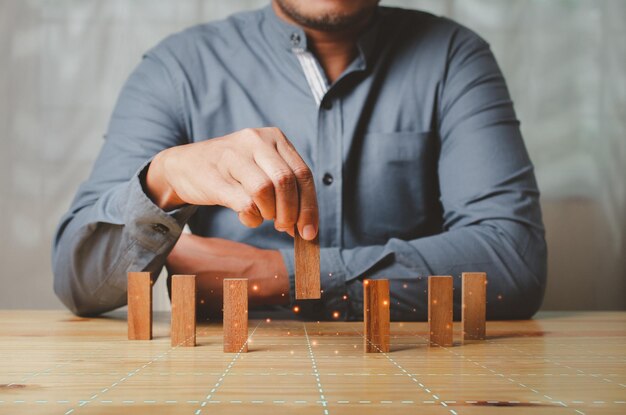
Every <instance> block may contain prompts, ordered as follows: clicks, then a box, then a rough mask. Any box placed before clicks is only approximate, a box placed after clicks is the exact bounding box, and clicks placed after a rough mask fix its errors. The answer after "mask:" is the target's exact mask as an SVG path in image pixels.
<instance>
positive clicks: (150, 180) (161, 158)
mask: <svg viewBox="0 0 626 415" xmlns="http://www.w3.org/2000/svg"><path fill="white" fill-rule="evenodd" d="M166 159H167V150H163V151H161V152H160V153H158V154H157V155H156V156H155V157H154V158H153V159H152V161H151V162H150V165H149V166H148V172H147V173H146V194H147V196H148V197H149V198H150V199H151V200H152V202H153V203H154V204H155V205H157V206H158V207H160V208H161V209H163V210H164V211H170V210H174V209H177V208H179V207H181V206H183V205H184V204H185V202H184V201H183V200H182V199H181V198H180V197H178V195H177V194H176V191H174V189H173V188H172V186H171V185H170V183H169V181H168V180H167V176H166V174H165V172H166Z"/></svg>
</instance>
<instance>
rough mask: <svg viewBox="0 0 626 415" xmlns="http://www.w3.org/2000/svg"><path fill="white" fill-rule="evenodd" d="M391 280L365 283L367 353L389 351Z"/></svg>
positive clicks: (364, 312)
mask: <svg viewBox="0 0 626 415" xmlns="http://www.w3.org/2000/svg"><path fill="white" fill-rule="evenodd" d="M389 324H390V323H389V280H384V279H380V280H364V281H363V326H364V331H365V340H364V347H365V352H366V353H377V352H383V353H386V352H388V351H389Z"/></svg>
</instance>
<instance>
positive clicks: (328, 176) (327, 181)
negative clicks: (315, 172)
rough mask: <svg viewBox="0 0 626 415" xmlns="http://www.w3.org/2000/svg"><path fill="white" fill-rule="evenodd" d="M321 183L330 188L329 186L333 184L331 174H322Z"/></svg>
mask: <svg viewBox="0 0 626 415" xmlns="http://www.w3.org/2000/svg"><path fill="white" fill-rule="evenodd" d="M322 183H324V184H325V185H326V186H330V185H331V184H333V176H332V174H330V173H326V174H324V177H323V178H322Z"/></svg>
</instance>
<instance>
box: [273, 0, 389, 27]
mask: <svg viewBox="0 0 626 415" xmlns="http://www.w3.org/2000/svg"><path fill="white" fill-rule="evenodd" d="M275 1H276V4H277V5H278V7H279V8H280V9H281V10H282V12H283V13H285V14H286V15H287V16H288V17H289V18H290V19H291V20H293V21H294V22H296V23H297V24H298V25H300V26H303V27H307V28H310V29H315V30H320V31H326V32H338V31H342V30H346V29H349V28H351V27H354V26H355V25H359V24H361V23H363V21H365V20H367V19H368V18H369V17H370V16H371V15H372V13H373V12H374V10H375V8H376V7H377V4H376V3H374V4H373V5H368V6H367V7H361V8H346V7H342V4H341V2H332V1H326V2H320V3H325V4H320V3H317V4H316V2H310V3H309V2H306V3H305V2H298V1H297V0H275ZM326 3H327V4H326Z"/></svg>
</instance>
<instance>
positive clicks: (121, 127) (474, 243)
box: [53, 6, 546, 320]
mask: <svg viewBox="0 0 626 415" xmlns="http://www.w3.org/2000/svg"><path fill="white" fill-rule="evenodd" d="M358 50H359V53H358V57H357V58H356V59H355V60H354V61H353V62H352V63H351V64H350V66H349V67H348V68H347V69H346V70H345V72H344V73H343V74H342V75H341V76H340V78H339V79H337V80H336V81H335V82H334V83H332V85H329V84H328V81H327V79H326V77H325V75H324V72H323V70H321V67H320V65H319V63H318V62H317V60H316V59H315V57H314V55H313V54H312V53H311V52H310V51H309V49H308V48H307V37H306V35H305V33H304V32H303V30H302V29H301V28H299V27H296V26H293V25H290V24H288V23H286V22H284V21H283V20H281V19H279V18H278V17H277V16H276V15H275V13H274V12H273V10H272V8H271V7H269V6H268V7H265V8H264V9H261V10H257V11H252V12H244V13H240V14H236V15H234V16H231V17H230V18H228V19H226V20H223V21H218V22H212V23H208V24H202V25H199V26H195V27H192V28H189V29H187V30H185V31H183V32H181V33H177V34H174V35H172V36H170V37H168V38H167V39H165V40H164V41H162V42H161V43H160V44H159V45H157V46H156V47H154V48H153V49H151V50H150V51H148V52H147V53H146V54H145V56H144V58H143V60H142V61H141V63H140V64H139V66H138V67H137V68H136V69H135V71H134V72H133V73H132V75H131V76H130V78H129V79H128V81H127V82H126V84H125V85H124V87H123V90H122V92H121V94H120V96H119V100H118V102H117V104H116V107H115V109H114V112H113V115H112V117H111V121H110V124H109V126H108V131H107V133H106V140H105V142H104V145H103V147H102V150H101V152H100V155H99V157H98V159H97V161H96V163H95V166H94V169H93V172H92V173H91V175H90V177H89V178H88V179H87V181H85V182H84V183H83V184H82V185H81V187H80V189H79V190H78V193H77V195H76V198H75V199H74V201H73V202H72V205H71V207H70V209H69V211H68V213H67V214H66V215H65V216H64V217H63V218H62V220H61V223H60V225H59V228H58V231H57V234H56V238H55V240H54V250H53V268H54V276H55V279H54V288H55V292H56V293H57V295H58V296H59V298H60V299H61V300H62V301H63V303H64V304H65V305H66V306H67V307H68V308H69V309H70V310H72V311H73V312H75V313H77V314H81V315H90V314H98V313H101V312H105V311H107V310H111V309H114V308H116V307H120V306H122V305H124V304H125V302H126V273H127V272H128V271H138V270H149V271H153V272H158V271H159V270H160V269H161V268H162V267H163V264H164V262H165V258H166V256H167V254H168V252H169V251H170V250H171V249H172V247H173V246H174V244H175V243H176V241H177V238H178V237H179V235H180V233H181V231H182V228H183V226H184V225H185V223H188V224H189V226H190V229H191V231H192V232H193V233H195V234H199V235H204V236H212V237H221V238H228V239H232V240H236V241H241V242H245V243H248V244H251V245H254V246H258V247H263V248H272V249H279V250H280V251H281V253H282V256H283V258H284V261H285V264H286V266H287V269H288V271H289V275H290V281H291V293H290V295H291V297H292V301H293V268H294V267H293V240H292V239H291V238H290V237H289V236H287V235H286V234H282V233H278V232H277V231H275V230H274V228H273V224H272V223H264V224H263V225H262V226H261V227H259V228H256V229H249V228H246V227H244V226H243V225H241V224H240V223H239V221H238V219H237V215H236V214H235V213H234V212H232V211H230V210H228V209H226V208H223V207H218V206H210V207H207V206H201V207H195V206H186V207H183V208H181V209H178V210H175V211H173V212H164V211H163V210H161V209H159V208H158V207H157V206H156V205H154V204H153V203H152V202H151V200H150V199H149V198H148V197H147V196H146V194H145V192H144V190H143V187H142V183H143V182H142V179H143V176H144V175H145V172H146V170H147V165H148V163H149V161H150V159H151V158H152V157H153V156H154V155H155V154H157V153H158V152H159V151H161V150H163V149H166V148H168V147H171V146H176V145H180V144H185V143H191V142H198V141H202V140H207V139H210V138H211V137H219V136H222V135H225V134H228V133H231V132H233V131H236V130H239V129H243V128H246V127H263V126H275V127H279V128H280V129H281V130H282V131H283V132H284V133H285V135H286V136H287V137H288V138H289V139H290V140H291V142H292V143H293V144H294V145H295V147H296V148H297V150H298V152H299V153H300V154H301V155H302V157H303V159H304V160H305V162H306V163H307V164H308V165H309V167H310V168H311V170H312V171H313V173H314V175H315V180H316V188H317V197H318V203H319V208H320V231H319V237H320V244H321V246H322V250H321V261H322V264H321V270H322V275H321V277H322V289H323V295H322V299H321V300H320V301H307V302H303V303H302V304H301V307H302V308H303V312H304V314H305V315H306V316H308V317H311V318H317V319H323V318H330V317H331V316H332V313H333V312H339V315H340V317H339V318H340V319H344V318H347V319H351V318H359V317H360V316H361V315H362V280H363V279H364V278H388V279H390V288H391V295H392V308H391V316H392V318H394V319H404V320H416V319H424V318H425V316H426V310H427V301H426V287H427V286H426V278H427V276H428V275H453V276H454V277H455V278H454V280H455V288H459V287H460V280H459V278H458V277H459V276H460V273H461V272H465V271H485V272H487V274H488V278H489V284H488V304H487V312H488V316H489V317H490V318H524V317H529V316H531V315H532V314H533V313H534V312H535V311H536V310H537V309H538V307H539V305H540V303H541V300H542V296H543V291H544V287H545V278H546V246H545V240H544V230H543V225H542V221H541V212H540V208H539V192H538V190H537V185H536V182H535V178H534V173H533V166H532V164H531V162H530V160H529V158H528V154H527V152H526V149H525V146H524V143H523V140H522V137H521V135H520V130H519V121H518V120H517V118H516V115H515V112H514V110H513V104H512V102H511V100H510V98H509V94H508V91H507V87H506V84H505V81H504V78H503V77H502V74H501V72H500V70H499V68H498V66H497V64H496V61H495V59H494V57H493V55H492V53H491V51H490V49H489V45H488V44H487V43H486V42H485V41H484V40H483V39H481V38H480V37H479V36H478V35H476V34H475V33H473V32H472V31H470V30H469V29H467V28H465V27H463V26H461V25H459V24H457V23H455V22H453V21H451V20H448V19H446V18H442V17H436V16H433V15H430V14H428V13H424V12H420V11H413V10H402V9H394V8H384V7H380V8H379V9H378V12H377V15H376V16H375V18H374V19H373V22H372V23H371V25H370V26H369V27H368V28H367V30H366V31H365V32H364V33H363V35H362V36H361V38H360V39H359V41H358ZM455 304H456V306H455V314H456V315H457V316H458V315H459V304H460V290H459V289H456V290H455Z"/></svg>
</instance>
